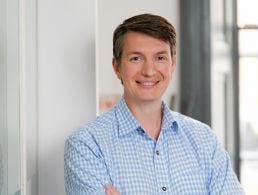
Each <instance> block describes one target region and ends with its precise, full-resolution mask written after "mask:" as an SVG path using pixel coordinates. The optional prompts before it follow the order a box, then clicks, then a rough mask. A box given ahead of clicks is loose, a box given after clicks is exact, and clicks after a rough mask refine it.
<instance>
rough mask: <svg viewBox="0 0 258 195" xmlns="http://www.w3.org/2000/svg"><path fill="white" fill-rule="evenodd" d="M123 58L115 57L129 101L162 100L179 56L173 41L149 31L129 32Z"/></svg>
mask: <svg viewBox="0 0 258 195" xmlns="http://www.w3.org/2000/svg"><path fill="white" fill-rule="evenodd" d="M123 43H124V44H123V45H124V47H123V52H122V57H121V62H120V64H118V62H117V61H115V60H113V67H114V70H115V72H116V75H117V77H118V78H119V79H120V80H122V82H123V86H124V97H125V99H126V100H127V101H128V102H139V103H140V102H146V101H161V97H162V95H163V93H164V92H165V90H166V88H167V86H168V84H169V81H170V79H171V76H172V73H173V71H174V69H175V63H176V59H175V56H174V57H172V56H171V52H170V47H169V44H168V43H166V42H164V41H162V40H159V39H157V38H154V37H151V36H149V35H146V34H143V33H138V32H129V33H127V34H126V35H125V36H124V42H123Z"/></svg>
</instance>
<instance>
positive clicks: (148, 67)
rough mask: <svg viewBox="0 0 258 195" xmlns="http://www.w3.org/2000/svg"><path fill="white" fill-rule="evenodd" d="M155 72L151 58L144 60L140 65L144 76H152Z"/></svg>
mask: <svg viewBox="0 0 258 195" xmlns="http://www.w3.org/2000/svg"><path fill="white" fill-rule="evenodd" d="M155 73H156V68H155V63H154V62H153V61H152V60H145V62H144V63H143V66H142V74H143V75H144V76H148V77H150V76H153V75H155Z"/></svg>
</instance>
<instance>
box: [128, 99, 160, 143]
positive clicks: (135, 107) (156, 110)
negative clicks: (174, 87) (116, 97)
mask: <svg viewBox="0 0 258 195" xmlns="http://www.w3.org/2000/svg"><path fill="white" fill-rule="evenodd" d="M125 101H126V99H125ZM126 104H127V106H128V108H129V109H130V111H131V112H132V113H133V115H134V117H135V118H136V119H137V121H138V122H139V123H140V124H141V126H142V127H143V128H144V129H145V131H147V132H148V134H149V135H150V136H151V137H152V138H153V139H155V140H157V139H158V137H159V134H160V129H161V122H162V102H161V101H156V102H147V103H146V102H145V103H138V104H137V103H136V102H133V103H131V102H128V101H126Z"/></svg>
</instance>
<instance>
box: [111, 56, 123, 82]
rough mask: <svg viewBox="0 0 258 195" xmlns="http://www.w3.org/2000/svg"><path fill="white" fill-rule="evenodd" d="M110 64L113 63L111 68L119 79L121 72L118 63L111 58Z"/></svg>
mask: <svg viewBox="0 0 258 195" xmlns="http://www.w3.org/2000/svg"><path fill="white" fill-rule="evenodd" d="M112 65H113V70H114V72H115V73H116V76H117V78H118V79H119V80H121V73H120V71H121V70H120V64H119V63H118V62H117V60H116V59H115V58H113V59H112Z"/></svg>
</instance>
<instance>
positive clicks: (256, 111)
mask: <svg viewBox="0 0 258 195" xmlns="http://www.w3.org/2000/svg"><path fill="white" fill-rule="evenodd" d="M257 73H258V58H241V59H240V67H239V87H240V96H239V98H240V99H239V100H240V134H241V152H250V151H251V152H258V120H257V116H258V87H257V84H258V77H257ZM245 156H247V155H245ZM248 156H249V155H248ZM251 156H253V155H251ZM257 158H258V157H257Z"/></svg>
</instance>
